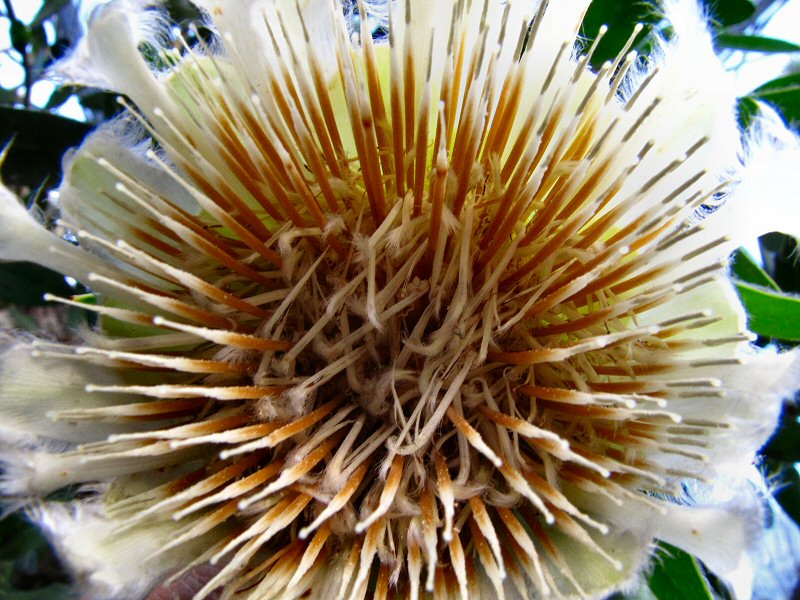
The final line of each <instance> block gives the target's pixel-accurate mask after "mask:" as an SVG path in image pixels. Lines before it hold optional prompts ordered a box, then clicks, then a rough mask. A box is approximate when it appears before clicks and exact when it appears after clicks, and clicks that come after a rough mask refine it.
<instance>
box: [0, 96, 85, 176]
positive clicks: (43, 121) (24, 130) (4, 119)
mask: <svg viewBox="0 0 800 600" xmlns="http://www.w3.org/2000/svg"><path fill="white" fill-rule="evenodd" d="M90 129H91V127H90V126H89V125H87V124H86V123H79V122H78V121H74V120H72V119H66V118H64V117H59V116H57V115H51V114H47V113H45V112H41V111H31V110H18V109H13V108H8V107H0V144H3V145H5V144H7V143H8V142H9V141H11V140H13V142H12V144H11V148H10V149H9V152H8V155H7V157H6V160H5V162H4V163H3V166H2V179H3V182H4V183H6V185H9V186H11V187H20V186H27V187H28V188H30V189H36V188H38V187H39V186H41V185H42V184H43V183H44V182H45V181H46V180H49V182H50V183H51V185H55V184H57V183H58V182H59V180H60V179H61V157H62V155H63V154H64V151H66V150H67V149H68V148H70V147H71V146H77V145H78V144H79V143H80V142H81V140H82V139H83V137H84V136H85V135H86V134H87V133H88V132H89V130H90Z"/></svg>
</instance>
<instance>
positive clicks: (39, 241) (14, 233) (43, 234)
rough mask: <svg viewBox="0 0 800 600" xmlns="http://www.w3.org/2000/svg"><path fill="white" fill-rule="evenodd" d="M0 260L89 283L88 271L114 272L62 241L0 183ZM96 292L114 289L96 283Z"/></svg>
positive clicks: (94, 258)
mask: <svg viewBox="0 0 800 600" xmlns="http://www.w3.org/2000/svg"><path fill="white" fill-rule="evenodd" d="M0 214H2V215H3V218H2V219H0V260H7V261H28V262H35V263H37V264H40V265H42V266H43V267H47V268H48V269H52V270H54V271H58V272H60V273H63V274H65V275H69V276H70V277H73V278H75V279H77V280H78V281H80V282H82V283H85V284H88V283H89V274H90V273H100V274H104V275H106V276H112V277H113V276H114V275H116V272H115V271H113V270H112V269H111V268H109V265H107V264H105V263H104V262H103V261H102V260H100V259H99V258H98V257H95V256H92V255H90V254H88V253H86V252H84V251H83V250H81V249H80V248H78V247H76V246H74V245H72V244H70V243H69V242H67V241H65V240H62V239H61V238H59V237H58V236H56V235H54V234H53V233H51V232H49V231H48V230H47V229H45V228H44V226H42V225H41V224H39V223H38V222H37V221H36V219H34V217H33V215H32V214H30V213H29V212H28V211H26V210H25V208H24V207H23V206H22V205H21V204H20V202H19V200H17V198H16V196H14V194H12V193H11V192H10V191H9V190H8V189H7V188H6V187H4V186H3V185H0ZM90 287H95V288H96V289H97V290H98V291H110V292H112V295H119V294H118V293H117V292H115V291H114V290H113V289H109V290H106V289H105V286H102V285H95V286H90Z"/></svg>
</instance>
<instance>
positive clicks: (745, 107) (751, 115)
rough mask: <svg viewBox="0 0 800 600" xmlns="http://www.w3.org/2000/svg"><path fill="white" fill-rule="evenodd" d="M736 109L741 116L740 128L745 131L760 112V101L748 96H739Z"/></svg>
mask: <svg viewBox="0 0 800 600" xmlns="http://www.w3.org/2000/svg"><path fill="white" fill-rule="evenodd" d="M736 111H737V113H738V118H739V128H740V129H741V130H742V131H744V130H746V129H747V128H748V127H750V125H752V123H753V119H755V117H756V115H758V113H759V109H758V102H756V101H755V100H753V99H752V98H748V97H747V96H744V97H742V98H739V101H738V104H737V106H736Z"/></svg>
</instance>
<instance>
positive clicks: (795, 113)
mask: <svg viewBox="0 0 800 600" xmlns="http://www.w3.org/2000/svg"><path fill="white" fill-rule="evenodd" d="M749 96H750V97H751V98H755V99H758V100H763V101H764V102H768V103H769V104H771V105H772V106H774V107H775V108H777V109H778V110H779V111H781V113H782V114H783V116H784V118H785V119H786V120H787V121H790V122H791V121H798V120H800V73H792V74H791V75H785V76H784V77H778V78H777V79H773V80H772V81H769V82H767V83H765V84H764V85H762V86H761V87H759V88H757V89H755V90H753V91H752V92H750V94H749Z"/></svg>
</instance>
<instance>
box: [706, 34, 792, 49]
mask: <svg viewBox="0 0 800 600" xmlns="http://www.w3.org/2000/svg"><path fill="white" fill-rule="evenodd" d="M714 42H715V43H716V45H717V47H718V48H727V49H729V50H744V51H745V52H769V53H773V52H798V51H800V46H798V45H797V44H793V43H792V42H787V41H786V40H778V39H775V38H771V37H763V36H760V35H739V34H733V33H721V34H720V35H718V36H717V37H716V38H715V40H714Z"/></svg>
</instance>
